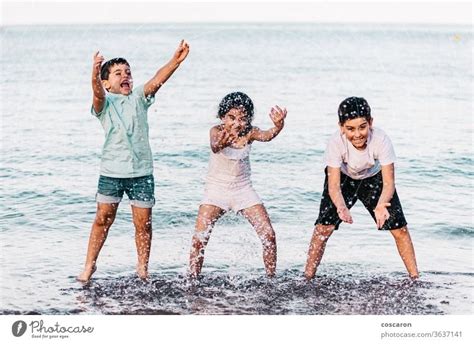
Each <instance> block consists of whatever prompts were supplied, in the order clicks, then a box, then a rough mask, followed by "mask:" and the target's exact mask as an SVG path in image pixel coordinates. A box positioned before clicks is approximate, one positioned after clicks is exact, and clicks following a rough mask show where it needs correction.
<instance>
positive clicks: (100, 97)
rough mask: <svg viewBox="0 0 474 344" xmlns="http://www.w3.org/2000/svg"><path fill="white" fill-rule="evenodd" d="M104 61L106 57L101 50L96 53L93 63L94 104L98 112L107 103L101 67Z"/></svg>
mask: <svg viewBox="0 0 474 344" xmlns="http://www.w3.org/2000/svg"><path fill="white" fill-rule="evenodd" d="M102 62H104V57H103V56H102V55H99V52H96V53H95V54H94V63H93V65H92V92H93V97H92V106H93V107H94V111H95V112H96V113H100V112H101V111H102V109H103V108H104V104H105V90H104V87H103V86H102V80H101V79H100V67H101V66H102Z"/></svg>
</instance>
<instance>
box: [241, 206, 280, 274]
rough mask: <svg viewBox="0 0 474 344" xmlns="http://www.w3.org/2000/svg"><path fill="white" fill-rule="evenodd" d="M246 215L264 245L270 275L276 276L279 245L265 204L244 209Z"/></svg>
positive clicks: (266, 267) (264, 255)
mask: <svg viewBox="0 0 474 344" xmlns="http://www.w3.org/2000/svg"><path fill="white" fill-rule="evenodd" d="M242 214H243V215H244V217H245V218H246V219H247V220H248V221H249V222H250V224H251V225H252V226H253V228H254V229H255V231H256V232H257V235H258V237H259V238H260V241H261V242H262V245H263V263H264V264H265V270H266V272H267V276H268V277H273V276H275V270H276V261H277V246H276V237H275V231H274V230H273V227H272V224H271V223H270V218H269V217H268V213H267V210H266V209H265V207H264V206H263V204H257V205H254V206H252V207H250V208H247V209H244V210H242Z"/></svg>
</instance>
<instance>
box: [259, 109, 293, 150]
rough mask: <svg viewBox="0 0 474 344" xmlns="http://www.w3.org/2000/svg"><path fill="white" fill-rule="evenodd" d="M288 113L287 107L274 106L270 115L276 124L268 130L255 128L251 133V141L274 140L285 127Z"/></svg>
mask: <svg viewBox="0 0 474 344" xmlns="http://www.w3.org/2000/svg"><path fill="white" fill-rule="evenodd" d="M287 113H288V111H286V109H281V108H280V107H279V106H278V105H275V107H272V109H271V111H270V115H269V116H270V118H271V120H272V122H273V124H275V126H274V127H273V128H270V129H268V130H260V129H259V128H256V127H255V128H253V129H252V132H251V134H250V141H262V142H266V141H271V140H273V139H274V138H275V137H276V136H277V135H278V134H279V133H280V131H281V130H282V129H283V127H284V125H285V118H286V114H287Z"/></svg>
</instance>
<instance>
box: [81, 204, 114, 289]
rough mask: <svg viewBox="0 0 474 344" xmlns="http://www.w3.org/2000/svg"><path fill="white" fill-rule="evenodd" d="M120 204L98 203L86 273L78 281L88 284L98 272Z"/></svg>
mask: <svg viewBox="0 0 474 344" xmlns="http://www.w3.org/2000/svg"><path fill="white" fill-rule="evenodd" d="M118 205H119V204H118V203H111V204H109V203H97V213H96V216H95V219H94V223H93V224H92V229H91V234H90V236H89V245H88V247H87V256H86V263H85V266H84V271H83V272H82V273H81V274H80V275H79V276H78V277H77V280H78V281H81V282H87V281H89V279H90V278H91V276H92V274H93V273H94V272H95V270H96V262H97V257H98V256H99V253H100V250H101V249H102V246H103V245H104V242H105V239H107V234H108V232H109V228H110V226H112V223H114V220H115V215H116V214H117V208H118Z"/></svg>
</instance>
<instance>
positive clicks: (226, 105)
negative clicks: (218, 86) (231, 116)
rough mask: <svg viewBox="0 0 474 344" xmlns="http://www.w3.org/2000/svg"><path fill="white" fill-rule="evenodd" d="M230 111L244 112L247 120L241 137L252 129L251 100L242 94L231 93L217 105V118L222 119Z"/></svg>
mask: <svg viewBox="0 0 474 344" xmlns="http://www.w3.org/2000/svg"><path fill="white" fill-rule="evenodd" d="M232 109H242V110H244V112H245V118H246V120H247V126H246V128H245V130H244V131H243V132H242V133H241V136H243V135H245V134H247V133H248V132H249V131H250V129H251V128H252V125H251V124H252V121H253V115H254V106H253V102H252V99H250V97H249V96H248V95H246V94H245V93H243V92H232V93H229V94H228V95H226V96H225V97H224V98H222V100H221V102H220V103H219V110H218V112H217V117H218V118H220V119H222V118H223V117H224V116H225V115H226V113H228V112H229V111H230V110H232Z"/></svg>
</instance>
